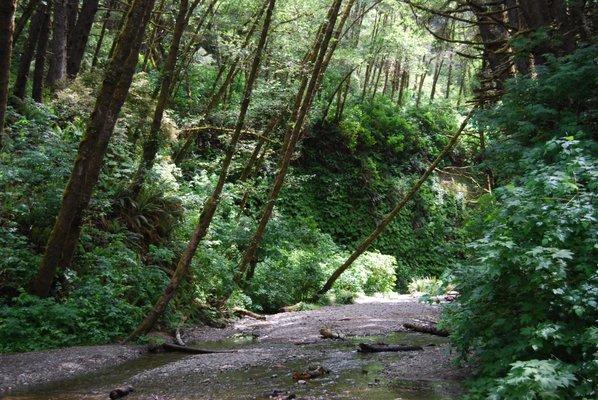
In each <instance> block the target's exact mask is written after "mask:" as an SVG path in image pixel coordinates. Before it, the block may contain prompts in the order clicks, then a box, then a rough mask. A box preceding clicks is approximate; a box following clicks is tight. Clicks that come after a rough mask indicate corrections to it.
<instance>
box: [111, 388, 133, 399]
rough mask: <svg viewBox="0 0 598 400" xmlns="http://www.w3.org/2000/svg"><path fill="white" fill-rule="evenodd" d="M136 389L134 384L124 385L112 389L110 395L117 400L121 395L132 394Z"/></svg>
mask: <svg viewBox="0 0 598 400" xmlns="http://www.w3.org/2000/svg"><path fill="white" fill-rule="evenodd" d="M134 391H135V389H133V386H123V387H120V388H116V389H114V390H113V391H111V392H110V395H109V396H110V399H111V400H115V399H120V398H121V397H125V396H126V395H128V394H131V393H133V392H134Z"/></svg>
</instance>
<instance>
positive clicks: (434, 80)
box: [430, 59, 444, 102]
mask: <svg viewBox="0 0 598 400" xmlns="http://www.w3.org/2000/svg"><path fill="white" fill-rule="evenodd" d="M442 64H444V59H441V60H440V63H439V62H438V61H436V68H434V69H435V71H434V77H433V78H432V91H431V92H430V102H432V101H434V96H435V95H436V85H437V84H438V78H440V71H442Z"/></svg>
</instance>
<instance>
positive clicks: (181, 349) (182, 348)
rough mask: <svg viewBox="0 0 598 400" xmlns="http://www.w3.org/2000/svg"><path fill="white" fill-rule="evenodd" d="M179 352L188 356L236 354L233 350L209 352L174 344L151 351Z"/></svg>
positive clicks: (163, 345) (164, 345)
mask: <svg viewBox="0 0 598 400" xmlns="http://www.w3.org/2000/svg"><path fill="white" fill-rule="evenodd" d="M159 350H162V351H177V352H180V353H187V354H218V353H234V351H232V350H208V349H198V348H195V347H189V346H180V345H178V344H174V343H163V344H162V345H160V346H156V347H154V348H153V349H151V351H154V352H155V351H159Z"/></svg>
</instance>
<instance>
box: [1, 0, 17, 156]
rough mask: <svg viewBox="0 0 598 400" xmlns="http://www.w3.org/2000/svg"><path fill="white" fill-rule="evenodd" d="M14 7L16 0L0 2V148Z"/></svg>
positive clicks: (6, 100)
mask: <svg viewBox="0 0 598 400" xmlns="http://www.w3.org/2000/svg"><path fill="white" fill-rule="evenodd" d="M16 7H17V1H16V0H2V2H0V146H2V132H3V130H4V116H5V115H6V105H7V103H8V80H9V78H10V58H11V53H12V35H13V33H14V28H15V26H14V18H15V9H16Z"/></svg>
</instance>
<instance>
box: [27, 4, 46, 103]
mask: <svg viewBox="0 0 598 400" xmlns="http://www.w3.org/2000/svg"><path fill="white" fill-rule="evenodd" d="M43 10H44V13H43V19H42V22H41V28H40V29H41V30H40V32H39V38H38V41H37V48H36V49H35V66H34V69H33V82H32V86H31V98H32V99H33V100H35V101H36V102H38V103H41V102H42V96H43V89H44V66H45V65H46V52H47V50H48V38H49V37H50V7H49V6H48V5H44V7H43Z"/></svg>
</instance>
